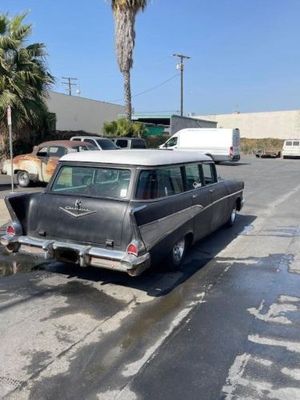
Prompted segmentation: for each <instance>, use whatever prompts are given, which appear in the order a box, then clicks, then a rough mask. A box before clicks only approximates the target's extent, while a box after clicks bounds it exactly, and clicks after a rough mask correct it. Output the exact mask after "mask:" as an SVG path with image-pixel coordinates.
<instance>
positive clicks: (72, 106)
mask: <svg viewBox="0 0 300 400" xmlns="http://www.w3.org/2000/svg"><path fill="white" fill-rule="evenodd" d="M47 105H48V108H49V111H50V112H52V113H55V114H56V129H57V130H59V131H85V132H87V133H95V134H97V133H98V134H100V133H101V132H102V126H103V123H104V122H106V121H112V120H115V119H117V118H118V117H119V116H120V115H121V114H124V110H125V108H124V106H121V105H118V104H112V103H106V102H104V101H97V100H90V99H86V98H83V97H79V96H68V95H66V94H63V93H57V92H52V91H50V92H49V98H48V99H47Z"/></svg>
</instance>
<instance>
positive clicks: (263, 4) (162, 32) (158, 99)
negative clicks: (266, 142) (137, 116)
mask: <svg viewBox="0 0 300 400" xmlns="http://www.w3.org/2000/svg"><path fill="white" fill-rule="evenodd" d="M0 9H1V12H3V13H9V14H11V15H14V14H16V13H20V12H23V11H28V12H29V14H28V17H27V20H26V21H27V22H29V23H32V25H33V34H32V41H38V42H44V43H45V44H46V46H47V51H48V54H49V56H48V65H49V68H50V71H51V73H52V74H53V75H54V76H55V77H56V79H57V81H56V86H55V88H54V90H56V91H59V92H64V90H65V89H64V87H63V86H62V84H61V77H62V76H70V77H76V78H78V82H79V83H80V90H81V96H82V97H88V98H92V99H97V100H103V101H108V102H116V103H119V104H122V103H123V80H122V76H121V74H120V72H119V69H118V65H117V62H116V58H115V50H114V37H113V34H114V25H113V17H112V12H111V8H110V1H109V0H107V1H105V0H85V1H82V0H56V1H53V0H1V3H0ZM173 53H183V54H186V55H188V56H190V57H191V59H190V60H188V61H187V63H186V66H185V73H184V76H185V94H184V111H185V113H189V112H194V113H196V114H215V113H226V112H233V111H237V110H239V111H240V112H251V111H268V110H281V109H295V108H300V0H186V1H179V0H151V1H149V5H148V7H147V8H146V10H145V11H144V13H141V14H139V15H138V17H137V21H136V47H135V52H134V67H133V70H132V94H133V106H134V110H135V112H142V113H143V112H149V113H157V114H161V113H163V112H174V111H176V110H178V109H179V108H180V79H179V75H178V76H176V74H178V71H177V70H176V62H177V61H176V59H175V58H174V57H172V54H173ZM141 93H142V94H141Z"/></svg>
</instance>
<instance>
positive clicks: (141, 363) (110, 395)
mask: <svg viewBox="0 0 300 400" xmlns="http://www.w3.org/2000/svg"><path fill="white" fill-rule="evenodd" d="M299 164H300V160H281V159H256V158H254V157H243V158H242V160H241V162H240V163H237V164H230V165H219V166H218V173H219V175H220V176H222V177H224V178H235V179H243V180H244V181H245V206H244V209H243V210H242V212H241V213H240V215H239V216H238V218H237V221H236V224H235V225H234V227H233V228H231V229H226V228H222V229H220V230H218V231H217V232H215V233H213V234H212V235H210V236H209V237H208V238H206V239H205V240H203V241H201V242H200V243H199V244H197V245H196V246H194V247H193V249H191V251H190V252H189V253H188V255H187V257H186V260H185V262H184V264H183V266H182V268H181V269H180V271H178V272H172V273H171V272H166V271H165V270H164V266H163V265H160V266H159V267H158V268H157V269H155V270H153V271H149V272H148V273H147V274H145V275H143V276H140V277H137V278H130V277H128V276H126V275H124V274H121V273H114V272H112V271H103V270H99V269H96V268H87V269H81V268H79V267H77V266H74V265H71V264H70V265H66V264H62V263H53V262H43V261H41V260H38V259H34V258H33V257H32V256H7V255H4V254H3V252H2V253H1V254H0V276H2V278H0V338H1V339H0V397H1V395H2V397H3V398H5V399H18V400H19V399H21V400H22V399H30V400H40V399H49V400H51V399H72V400H73V399H87V400H88V399H93V400H94V399H97V400H99V399H105V400H112V399H122V400H123V399H125V400H129V399H132V400H139V399H143V400H144V399H151V400H152V399H155V400H157V399H158V400H159V399H164V400H169V399H170V400H171V399H172V400H176V399H180V400H181V399H182V398H186V399H189V400H194V399H195V400H196V399H197V400H241V399H243V400H246V399H247V400H267V399H269V400H298V399H300V369H299V365H300V334H299V326H300V289H299V287H300V225H299V195H300V180H299ZM34 189H35V190H37V189H38V188H34ZM2 193H3V194H4V193H5V192H2Z"/></svg>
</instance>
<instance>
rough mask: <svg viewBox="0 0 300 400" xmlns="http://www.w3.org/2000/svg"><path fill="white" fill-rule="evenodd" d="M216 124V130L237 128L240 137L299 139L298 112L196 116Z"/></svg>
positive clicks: (299, 116) (299, 114) (299, 120)
mask: <svg viewBox="0 0 300 400" xmlns="http://www.w3.org/2000/svg"><path fill="white" fill-rule="evenodd" d="M194 118H200V119H203V118H204V119H209V120H211V121H217V122H218V128H239V130H240V133H241V137H245V138H252V139H262V138H276V139H289V138H300V110H291V111H270V112H255V113H234V114H216V115H197V116H194Z"/></svg>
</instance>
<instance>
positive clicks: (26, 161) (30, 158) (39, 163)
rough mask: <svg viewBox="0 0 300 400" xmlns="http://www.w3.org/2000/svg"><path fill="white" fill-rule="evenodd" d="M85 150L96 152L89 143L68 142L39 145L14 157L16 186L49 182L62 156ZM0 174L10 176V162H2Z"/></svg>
mask: <svg viewBox="0 0 300 400" xmlns="http://www.w3.org/2000/svg"><path fill="white" fill-rule="evenodd" d="M86 150H97V148H96V147H95V146H93V145H92V144H90V143H85V142H80V143H78V142H74V141H70V140H55V141H51V142H44V143H41V144H39V145H38V146H35V147H34V148H33V150H32V153H30V154H21V155H19V156H16V157H14V159H13V172H14V174H16V175H17V176H16V179H17V184H18V185H19V186H21V187H27V186H29V185H30V183H31V182H49V180H50V178H51V176H52V174H53V172H54V170H55V168H56V165H57V163H58V160H59V159H60V158H61V157H62V156H64V155H65V154H68V153H77V152H80V151H86ZM2 173H4V174H7V175H11V162H10V160H6V161H4V163H3V166H2Z"/></svg>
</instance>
